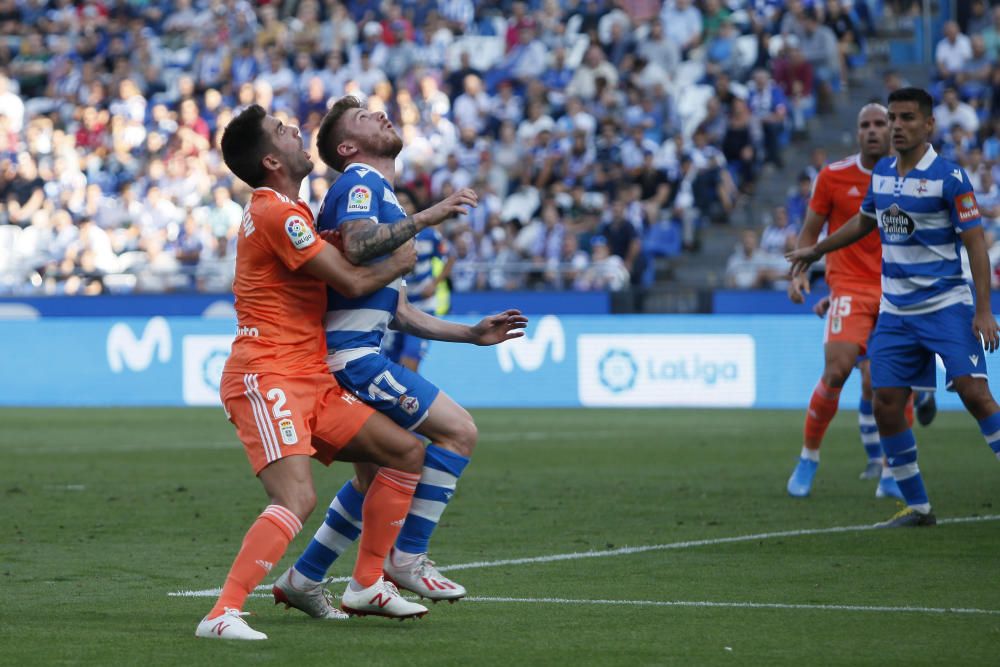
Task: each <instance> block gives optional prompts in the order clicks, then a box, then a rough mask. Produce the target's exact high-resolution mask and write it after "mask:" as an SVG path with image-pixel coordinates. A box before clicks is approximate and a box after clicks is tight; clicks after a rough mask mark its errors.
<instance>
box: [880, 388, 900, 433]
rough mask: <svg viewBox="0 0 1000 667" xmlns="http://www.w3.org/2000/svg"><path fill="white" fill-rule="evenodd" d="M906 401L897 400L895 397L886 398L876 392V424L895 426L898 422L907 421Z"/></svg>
mask: <svg viewBox="0 0 1000 667" xmlns="http://www.w3.org/2000/svg"><path fill="white" fill-rule="evenodd" d="M905 406H906V403H905V401H903V402H901V401H898V400H896V397H894V396H884V395H882V394H880V393H879V392H875V396H874V397H873V400H872V412H874V413H875V422H876V423H877V424H878V425H879V426H880V427H883V426H895V425H896V424H897V423H898V422H901V421H905V420H906V415H905V412H904V410H905Z"/></svg>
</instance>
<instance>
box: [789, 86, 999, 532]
mask: <svg viewBox="0 0 1000 667" xmlns="http://www.w3.org/2000/svg"><path fill="white" fill-rule="evenodd" d="M889 131H890V136H891V138H892V147H893V149H895V151H896V156H895V157H885V158H882V159H881V160H879V161H878V163H876V165H875V168H874V169H873V170H872V182H871V185H870V186H869V188H868V194H867V195H866V196H865V199H864V201H863V202H862V204H861V211H860V215H858V216H857V217H855V218H853V219H851V220H850V221H849V222H848V223H847V224H845V225H844V226H843V227H841V228H840V230H839V231H837V232H836V233H834V234H831V235H830V236H828V237H827V238H826V239H824V240H823V241H820V242H819V243H817V244H816V245H813V246H809V247H805V248H800V249H798V250H794V251H792V252H790V253H788V255H787V257H788V260H789V261H790V262H791V263H792V273H793V275H795V274H798V273H800V272H802V271H804V270H805V269H807V268H808V267H809V264H811V263H812V262H815V261H816V260H817V259H819V258H820V257H822V256H823V255H824V254H826V253H828V252H832V251H834V250H837V249H838V248H842V247H844V246H847V245H850V244H851V243H854V242H856V241H858V240H860V239H862V238H864V237H865V236H867V235H868V234H870V233H871V232H872V231H874V230H875V228H876V227H878V230H879V234H880V236H881V239H882V301H881V303H880V306H879V316H878V322H877V324H876V325H875V332H874V333H873V334H872V337H871V341H870V346H869V349H870V353H871V360H872V362H871V375H872V386H873V387H874V390H875V421H876V424H877V425H878V432H879V437H880V439H881V442H882V449H883V450H884V451H885V455H886V458H887V460H888V464H889V467H890V468H891V470H892V475H893V478H894V479H895V480H896V483H897V484H898V485H899V490H900V491H901V493H902V495H903V497H904V498H905V500H906V505H907V506H906V508H905V509H903V510H902V511H901V512H899V513H897V514H896V515H895V516H893V517H892V518H890V519H889V520H888V521H885V522H883V523H880V524H877V525H878V526H879V527H883V528H897V527H910V526H933V525H934V524H935V523H936V519H935V517H934V514H933V513H932V512H931V503H930V500H929V498H928V496H927V491H926V489H925V487H924V483H923V478H922V476H921V474H920V468H919V467H918V466H917V443H916V439H915V438H914V436H913V431H912V430H911V429H910V427H909V425H908V424H907V422H906V417H905V407H906V402H907V399H908V398H909V397H910V394H911V392H912V389H913V388H916V389H928V390H932V389H933V388H934V387H935V385H936V383H937V364H936V362H935V355H937V356H940V357H941V360H942V361H943V362H944V368H945V381H946V382H947V388H948V389H952V390H954V391H955V392H956V393H958V395H959V397H960V398H961V399H962V403H963V404H964V405H965V407H966V409H967V410H968V411H969V412H970V413H971V414H972V415H973V417H975V418H976V420H977V421H978V422H979V429H980V432H981V433H982V434H983V437H984V438H985V439H986V444H987V445H989V447H990V449H992V450H993V452H994V453H995V454H996V455H997V456H998V457H1000V405H997V402H996V401H995V400H994V398H993V395H992V393H991V392H990V388H989V385H988V383H987V373H986V359H985V355H984V349H983V346H984V343H985V348H986V350H988V351H990V352H993V351H995V350H996V349H997V348H998V347H1000V327H998V326H997V321H996V319H995V318H994V317H993V312H992V308H991V303H990V260H989V257H988V256H987V254H986V241H985V235H984V233H983V226H982V221H981V218H980V215H979V206H978V205H977V203H976V195H975V193H974V192H973V188H972V184H971V183H970V182H969V176H968V174H966V173H965V170H964V169H962V167H961V166H959V165H958V164H956V163H954V162H952V161H950V160H947V159H944V158H942V157H940V156H939V155H938V154H937V153H936V152H935V151H934V148H933V147H932V146H931V144H930V143H929V141H928V140H929V139H930V137H931V136H933V134H934V113H933V100H932V98H931V96H930V94H929V93H928V92H927V91H926V90H922V89H920V88H900V89H899V90H896V91H893V92H892V93H891V94H890V95H889ZM960 246H965V250H966V251H967V252H968V256H969V266H970V268H971V271H972V281H973V284H974V286H975V298H973V293H972V291H971V290H970V289H969V283H968V282H967V281H966V279H965V277H964V276H963V274H962V259H961V255H960V253H959V248H960Z"/></svg>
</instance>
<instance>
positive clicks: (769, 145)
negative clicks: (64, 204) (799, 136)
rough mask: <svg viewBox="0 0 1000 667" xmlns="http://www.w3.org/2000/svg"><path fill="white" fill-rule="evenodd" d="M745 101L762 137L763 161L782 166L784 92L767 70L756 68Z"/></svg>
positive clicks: (785, 113) (784, 114)
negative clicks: (758, 125) (759, 128)
mask: <svg viewBox="0 0 1000 667" xmlns="http://www.w3.org/2000/svg"><path fill="white" fill-rule="evenodd" d="M747 102H748V103H749V105H750V110H751V112H752V114H753V118H754V121H755V122H756V123H759V124H760V127H761V131H762V133H763V135H764V136H763V139H764V161H765V162H770V163H771V164H773V165H774V166H776V167H778V168H779V169H780V168H782V167H783V166H784V165H783V162H782V159H781V141H782V135H783V134H784V132H785V123H786V120H787V118H788V106H787V104H786V100H785V94H784V93H783V92H782V91H781V88H779V87H778V85H777V84H776V83H775V82H774V81H772V80H771V75H770V74H769V73H768V72H767V70H763V69H757V70H754V72H753V77H752V79H751V81H750V85H749V87H748V97H747Z"/></svg>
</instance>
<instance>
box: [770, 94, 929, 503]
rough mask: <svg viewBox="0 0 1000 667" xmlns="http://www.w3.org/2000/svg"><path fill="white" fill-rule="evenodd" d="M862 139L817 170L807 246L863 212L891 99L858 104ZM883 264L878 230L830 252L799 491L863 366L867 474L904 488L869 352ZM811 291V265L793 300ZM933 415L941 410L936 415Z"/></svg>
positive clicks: (861, 411) (795, 488)
mask: <svg viewBox="0 0 1000 667" xmlns="http://www.w3.org/2000/svg"><path fill="white" fill-rule="evenodd" d="M857 140H858V147H859V149H860V150H859V152H858V153H856V154H854V155H851V156H849V157H846V158H844V159H843V160H840V161H838V162H834V163H832V164H830V165H828V166H826V167H824V168H823V169H822V170H821V171H820V173H819V175H818V176H817V177H816V183H815V186H814V187H813V193H812V196H811V197H810V199H809V207H808V209H807V210H806V217H805V222H804V224H803V225H802V231H801V232H800V233H799V239H798V247H799V248H803V247H806V246H811V245H814V244H815V243H816V241H817V240H818V239H819V235H820V232H821V231H822V229H823V225H824V224H826V225H828V233H830V234H832V233H834V232H836V231H837V230H838V229H840V228H841V227H842V226H843V225H844V224H845V223H846V222H847V221H848V220H850V219H851V218H852V217H853V216H854V215H856V214H857V212H858V209H859V208H860V207H861V201H862V200H863V199H864V196H865V193H866V192H868V186H869V184H870V183H871V170H872V168H873V167H874V166H875V163H876V162H878V161H879V160H880V159H882V158H883V157H885V156H886V155H888V154H889V118H888V115H887V113H886V109H885V107H884V106H882V105H881V104H869V105H866V106H865V107H863V108H862V109H861V111H859V112H858V117H857ZM881 270H882V245H881V243H880V242H879V239H878V237H877V236H876V235H874V234H873V235H870V236H867V237H865V238H864V239H862V240H861V241H859V242H858V243H856V244H854V245H851V246H848V247H846V248H844V249H842V250H838V251H837V252H835V253H832V254H831V255H830V256H829V257H828V258H827V260H826V281H827V283H828V284H829V285H830V290H831V295H830V298H829V299H824V300H823V301H821V302H820V304H818V307H817V312H818V313H819V314H825V315H826V316H827V319H826V331H825V333H824V337H823V358H824V367H823V375H822V377H821V378H820V380H819V382H818V383H817V384H816V387H815V389H813V394H812V397H811V398H810V400H809V410H808V411H807V412H806V421H805V427H804V429H803V431H804V433H803V446H802V453H801V454H800V456H799V460H798V463H797V464H796V466H795V470H794V471H792V475H791V477H789V479H788V484H787V489H788V493H789V495H791V496H794V497H797V498H803V497H806V496H808V495H809V493H810V492H811V490H812V483H813V478H814V477H815V475H816V471H817V469H818V467H819V450H820V445H821V444H822V442H823V436H824V435H825V434H826V430H827V427H829V425H830V422H831V421H832V420H833V417H834V415H836V414H837V407H838V404H839V401H840V392H841V389H843V386H844V384H845V383H846V382H847V379H848V378H849V377H850V375H851V372H852V371H853V369H854V367H855V366H857V367H858V369H859V370H860V371H861V401H860V404H859V406H858V428H859V430H860V432H861V444H862V445H863V446H864V448H865V453H866V455H867V456H868V465H867V467H866V468H865V470H864V471H863V472H862V473H861V479H875V478H878V477H881V479H880V480H879V487H878V490H877V492H876V493H877V495H879V496H882V495H891V496H897V497H898V496H899V491H898V489H896V488H895V483H894V482H893V480H892V476H891V474H890V473H889V470H888V468H886V469H883V467H882V448H881V446H880V445H879V439H878V430H877V429H876V428H875V418H874V417H873V415H872V402H871V401H872V390H871V376H870V375H869V363H868V359H867V357H866V355H865V353H866V351H867V347H868V337H869V335H870V334H871V332H872V329H873V328H874V327H875V320H876V318H877V317H878V304H879V299H880V298H881V294H882V285H881V275H882V274H881ZM803 292H806V293H808V292H809V277H808V276H807V275H806V274H804V273H803V274H800V275H797V276H795V277H794V278H793V279H792V281H791V282H790V283H789V287H788V296H789V298H790V299H791V300H792V301H793V302H795V303H802V301H803ZM928 396H929V397H930V398H929V400H928V401H926V402H925V403H924V406H925V407H924V408H923V410H924V413H923V414H924V415H927V414H928V413H929V412H930V411H931V410H933V409H935V406H934V403H933V400H934V399H933V397H934V394H933V393H929V394H928ZM930 417H931V418H933V415H932V414H931V415H930ZM928 421H929V420H928ZM880 473H881V475H880Z"/></svg>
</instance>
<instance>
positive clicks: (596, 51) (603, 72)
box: [566, 44, 618, 102]
mask: <svg viewBox="0 0 1000 667" xmlns="http://www.w3.org/2000/svg"><path fill="white" fill-rule="evenodd" d="M599 79H601V80H603V81H604V84H605V85H607V86H609V87H612V88H614V87H615V86H617V85H618V71H617V70H616V69H615V67H614V65H612V64H611V63H609V62H608V60H607V58H605V57H604V52H603V51H602V50H601V47H599V46H597V45H596V44H593V45H591V46H590V47H588V49H587V53H586V54H585V55H584V58H583V63H582V64H581V65H580V67H578V68H577V70H576V74H574V75H573V79H572V80H571V81H570V82H569V85H568V86H566V94H567V95H572V96H574V97H579V98H581V99H583V100H585V101H587V102H589V101H592V100H593V99H594V98H595V96H596V95H597V86H598V80H599Z"/></svg>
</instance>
